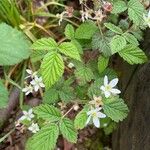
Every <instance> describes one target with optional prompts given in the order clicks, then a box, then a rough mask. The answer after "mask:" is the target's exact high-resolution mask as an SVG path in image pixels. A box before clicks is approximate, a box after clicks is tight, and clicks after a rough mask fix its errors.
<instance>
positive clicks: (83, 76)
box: [75, 65, 94, 85]
mask: <svg viewBox="0 0 150 150" xmlns="http://www.w3.org/2000/svg"><path fill="white" fill-rule="evenodd" d="M75 76H76V78H77V80H78V82H79V85H84V84H86V83H87V82H90V81H91V80H92V79H94V74H93V72H92V70H91V69H90V68H88V67H86V66H84V65H81V66H79V67H78V68H77V69H76V70H75Z"/></svg>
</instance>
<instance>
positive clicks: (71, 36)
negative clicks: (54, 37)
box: [65, 24, 75, 40]
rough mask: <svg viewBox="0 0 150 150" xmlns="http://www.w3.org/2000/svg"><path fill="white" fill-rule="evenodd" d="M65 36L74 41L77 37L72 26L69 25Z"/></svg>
mask: <svg viewBox="0 0 150 150" xmlns="http://www.w3.org/2000/svg"><path fill="white" fill-rule="evenodd" d="M65 36H66V37H67V38H68V39H70V40H71V39H74V37H75V32H74V28H73V26H72V25H70V24H67V26H66V28H65Z"/></svg>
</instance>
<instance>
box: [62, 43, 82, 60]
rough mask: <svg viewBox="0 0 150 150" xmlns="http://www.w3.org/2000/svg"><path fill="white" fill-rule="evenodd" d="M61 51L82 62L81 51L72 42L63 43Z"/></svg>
mask: <svg viewBox="0 0 150 150" xmlns="http://www.w3.org/2000/svg"><path fill="white" fill-rule="evenodd" d="M59 51H60V52H61V53H63V54H64V55H66V56H69V57H71V58H73V59H76V60H79V61H81V58H80V54H79V51H78V49H77V47H76V46H75V45H74V44H73V43H72V42H63V43H61V44H60V45H59Z"/></svg>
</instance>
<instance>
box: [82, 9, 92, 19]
mask: <svg viewBox="0 0 150 150" xmlns="http://www.w3.org/2000/svg"><path fill="white" fill-rule="evenodd" d="M80 13H81V20H82V22H85V21H86V20H88V19H91V18H92V16H91V14H90V11H89V10H87V9H85V11H80Z"/></svg>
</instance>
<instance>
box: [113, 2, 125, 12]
mask: <svg viewBox="0 0 150 150" xmlns="http://www.w3.org/2000/svg"><path fill="white" fill-rule="evenodd" d="M126 9H127V4H126V3H125V2H124V1H120V0H119V1H116V2H114V4H113V10H112V13H113V14H119V13H122V12H124V11H125V10H126Z"/></svg>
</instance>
